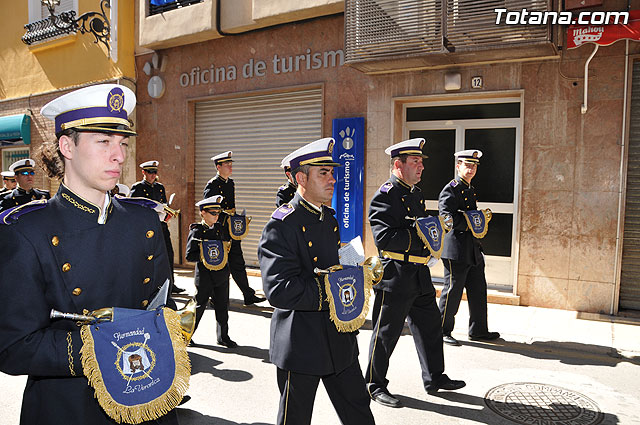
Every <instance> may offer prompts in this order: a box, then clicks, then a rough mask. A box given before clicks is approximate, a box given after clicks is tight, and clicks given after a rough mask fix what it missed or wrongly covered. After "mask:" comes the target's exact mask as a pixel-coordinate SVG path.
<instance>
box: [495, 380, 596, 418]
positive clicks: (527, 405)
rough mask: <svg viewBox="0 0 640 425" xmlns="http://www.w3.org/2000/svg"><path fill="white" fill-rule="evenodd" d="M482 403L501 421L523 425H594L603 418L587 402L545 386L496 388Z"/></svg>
mask: <svg viewBox="0 0 640 425" xmlns="http://www.w3.org/2000/svg"><path fill="white" fill-rule="evenodd" d="M484 402H485V404H486V405H487V407H489V409H491V410H493V411H494V412H496V413H497V414H498V415H500V416H502V417H503V418H506V419H509V420H511V421H513V422H515V423H518V424H525V425H555V424H558V425H596V424H599V423H600V422H602V419H603V417H604V416H603V414H602V412H601V411H600V408H599V407H598V406H597V405H596V404H595V403H594V402H593V400H591V399H590V398H588V397H586V396H584V395H582V394H580V393H577V392H575V391H571V390H568V389H566V388H561V387H556V386H554V385H548V384H535V383H532V382H514V383H511V384H504V385H499V386H497V387H495V388H492V389H490V390H489V391H487V394H486V395H485V396H484Z"/></svg>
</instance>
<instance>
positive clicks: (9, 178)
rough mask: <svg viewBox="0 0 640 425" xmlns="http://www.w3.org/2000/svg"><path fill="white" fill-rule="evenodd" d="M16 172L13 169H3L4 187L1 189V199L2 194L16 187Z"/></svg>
mask: <svg viewBox="0 0 640 425" xmlns="http://www.w3.org/2000/svg"><path fill="white" fill-rule="evenodd" d="M17 184H18V183H17V182H16V173H14V172H13V171H3V172H2V189H0V199H1V197H2V195H4V194H5V193H7V192H11V191H12V190H13V189H15V188H16V185H17Z"/></svg>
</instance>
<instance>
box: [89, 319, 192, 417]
mask: <svg viewBox="0 0 640 425" xmlns="http://www.w3.org/2000/svg"><path fill="white" fill-rule="evenodd" d="M80 334H81V337H82V342H83V345H82V349H81V350H80V354H81V358H82V369H83V372H84V375H85V376H86V377H87V379H88V380H89V385H91V386H92V387H93V389H94V390H95V396H96V398H97V399H98V403H99V404H100V406H101V407H102V409H103V410H104V411H105V412H106V414H107V415H109V417H111V418H112V419H113V420H115V421H116V422H118V423H121V422H125V423H128V424H138V423H141V422H144V421H149V420H155V419H158V418H159V417H161V416H163V415H165V414H166V413H167V412H169V411H170V410H172V409H173V408H174V407H176V406H177V405H178V404H179V403H180V401H181V400H182V397H183V396H184V394H185V393H186V392H187V389H188V387H189V376H190V374H191V364H190V362H189V356H188V355H187V350H186V343H185V340H184V338H183V337H182V333H181V330H180V316H179V315H178V314H177V313H176V312H175V311H173V310H170V309H168V308H163V307H160V308H158V309H157V310H150V311H147V310H133V309H125V308H116V307H114V308H113V320H112V321H111V322H101V323H97V322H96V323H92V324H89V325H84V326H82V328H81V330H80Z"/></svg>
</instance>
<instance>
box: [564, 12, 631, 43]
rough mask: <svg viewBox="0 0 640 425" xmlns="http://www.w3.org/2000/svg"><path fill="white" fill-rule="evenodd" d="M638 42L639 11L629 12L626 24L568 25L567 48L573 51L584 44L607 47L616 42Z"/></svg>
mask: <svg viewBox="0 0 640 425" xmlns="http://www.w3.org/2000/svg"><path fill="white" fill-rule="evenodd" d="M623 39H629V40H640V10H633V11H631V12H629V21H628V22H627V23H626V24H611V25H570V26H569V29H568V30H567V48H568V49H573V48H576V47H580V46H582V45H583V44H585V43H596V44H599V45H601V46H608V45H610V44H613V43H615V42H616V41H618V40H623Z"/></svg>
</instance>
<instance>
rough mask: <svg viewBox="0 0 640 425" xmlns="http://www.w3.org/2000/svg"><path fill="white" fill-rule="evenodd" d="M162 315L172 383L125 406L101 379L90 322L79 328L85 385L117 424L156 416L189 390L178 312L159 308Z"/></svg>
mask: <svg viewBox="0 0 640 425" xmlns="http://www.w3.org/2000/svg"><path fill="white" fill-rule="evenodd" d="M162 314H163V318H164V321H165V324H166V325H167V329H168V331H169V335H170V339H171V343H172V346H173V358H174V362H175V374H174V377H173V382H172V383H171V386H170V387H169V389H168V390H167V391H166V392H165V393H164V394H162V395H160V396H158V397H157V398H156V399H155V400H152V401H150V402H148V403H146V404H138V405H135V406H125V405H123V404H120V403H117V402H116V401H115V400H114V399H113V397H111V395H110V394H109V392H108V391H107V388H106V386H105V384H104V381H103V379H102V373H101V371H100V367H99V365H98V361H97V358H96V354H95V344H94V340H93V336H92V335H91V330H90V327H89V326H90V325H84V326H82V327H81V328H80V335H81V337H82V342H83V345H82V349H81V350H80V356H81V360H82V370H83V371H84V375H85V376H86V377H87V379H88V380H89V385H91V387H93V389H94V390H95V397H96V398H97V399H98V404H100V407H102V409H103V410H104V411H105V413H106V414H107V415H108V416H109V417H110V418H112V419H113V420H114V421H116V422H117V423H122V422H124V423H127V424H139V423H142V422H145V421H152V420H155V419H158V418H160V417H161V416H164V415H165V414H167V413H168V412H169V411H171V410H173V409H174V408H175V407H176V406H177V405H178V404H179V403H180V402H181V401H182V398H183V397H184V395H185V394H186V392H187V390H188V389H189V377H190V376H191V362H190V361H189V355H188V354H187V345H186V344H187V343H186V341H185V339H184V338H183V337H182V330H181V327H180V315H179V314H178V313H176V312H175V311H173V310H171V309H169V308H166V307H164V308H163V309H162Z"/></svg>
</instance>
